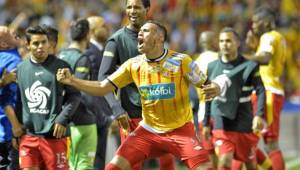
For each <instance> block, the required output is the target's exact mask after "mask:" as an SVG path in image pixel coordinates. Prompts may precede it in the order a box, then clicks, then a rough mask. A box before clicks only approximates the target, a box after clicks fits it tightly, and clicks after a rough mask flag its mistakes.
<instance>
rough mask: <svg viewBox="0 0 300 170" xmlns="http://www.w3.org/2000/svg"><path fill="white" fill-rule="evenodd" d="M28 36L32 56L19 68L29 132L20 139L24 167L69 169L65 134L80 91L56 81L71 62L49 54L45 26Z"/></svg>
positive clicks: (27, 169) (30, 30)
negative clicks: (61, 70)
mask: <svg viewBox="0 0 300 170" xmlns="http://www.w3.org/2000/svg"><path fill="white" fill-rule="evenodd" d="M26 39H27V43H28V45H27V47H28V49H29V50H30V57H29V58H28V59H26V60H24V61H23V62H22V63H21V64H19V66H18V67H17V79H18V87H19V89H20V96H21V100H22V115H21V120H19V121H21V122H20V124H22V125H23V128H24V133H25V134H24V135H23V136H21V139H20V146H19V155H20V158H19V160H20V168H21V169H25V170H39V169H53V170H58V169H59V170H64V169H65V170H67V169H68V161H67V158H66V156H67V155H66V151H67V143H66V138H65V137H64V135H65V132H66V125H67V123H68V122H69V121H70V117H72V115H73V113H74V111H75V110H76V108H77V106H78V104H79V101H80V93H79V92H78V91H77V90H76V89H74V88H72V87H70V86H68V85H63V84H61V83H59V82H58V81H57V80H56V78H55V73H56V72H57V70H58V69H59V68H65V67H69V65H68V64H67V63H65V62H64V61H62V60H60V59H57V58H56V57H55V56H52V55H48V48H49V43H48V37H47V33H46V31H45V30H44V29H43V28H42V27H41V26H35V27H29V28H28V29H27V30H26ZM63 105H64V106H63Z"/></svg>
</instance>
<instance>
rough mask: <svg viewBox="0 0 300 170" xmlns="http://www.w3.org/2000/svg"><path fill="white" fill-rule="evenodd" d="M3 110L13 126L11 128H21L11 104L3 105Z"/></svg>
mask: <svg viewBox="0 0 300 170" xmlns="http://www.w3.org/2000/svg"><path fill="white" fill-rule="evenodd" d="M4 112H5V114H6V116H7V118H8V120H9V121H10V123H11V125H12V126H13V128H21V123H20V122H19V120H18V118H17V116H16V113H15V111H14V109H13V107H12V106H10V105H7V106H5V108H4Z"/></svg>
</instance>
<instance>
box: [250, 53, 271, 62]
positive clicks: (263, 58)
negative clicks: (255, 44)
mask: <svg viewBox="0 0 300 170" xmlns="http://www.w3.org/2000/svg"><path fill="white" fill-rule="evenodd" d="M271 58H272V54H271V53H269V52H260V53H257V54H255V55H254V57H253V60H254V61H256V62H258V63H259V64H262V65H266V64H268V63H269V61H270V60H271Z"/></svg>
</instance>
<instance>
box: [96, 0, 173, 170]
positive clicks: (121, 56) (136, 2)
mask: <svg viewBox="0 0 300 170" xmlns="http://www.w3.org/2000/svg"><path fill="white" fill-rule="evenodd" d="M150 5H151V4H150V0H126V14H127V16H128V22H129V23H128V25H127V26H125V27H123V28H121V29H119V30H118V31H117V32H115V33H114V34H113V35H112V36H111V37H110V38H109V39H108V41H107V44H106V46H105V49H104V54H103V59H102V63H101V66H100V70H99V80H103V79H105V78H106V77H107V76H109V75H110V74H111V73H113V72H114V71H115V70H117V68H118V67H119V66H120V65H121V64H123V63H124V62H125V61H127V60H128V59H129V58H132V57H135V56H137V55H138V54H139V52H138V49H137V44H138V42H137V36H138V31H139V29H140V27H141V26H142V25H143V24H144V23H145V21H146V19H147V13H148V11H149V10H150ZM118 95H119V96H118V97H115V96H114V94H113V93H111V94H109V95H107V96H105V98H106V100H107V101H108V103H109V105H110V106H111V109H112V111H113V113H114V115H120V114H122V115H121V116H120V117H119V118H118V119H117V120H119V124H120V125H121V128H120V136H121V143H122V142H124V140H125V138H126V137H127V134H128V131H133V130H134V129H135V128H137V126H138V124H139V122H140V121H141V120H142V106H141V102H140V95H139V92H138V89H137V87H136V85H134V84H133V83H131V84H129V85H128V86H125V87H124V88H122V89H120V91H119V93H118ZM128 117H129V125H128V123H127V122H128V120H127V119H128ZM141 168H142V162H140V163H139V164H138V165H136V166H135V167H134V168H133V170H140V169H141ZM160 169H161V170H165V169H168V170H174V158H173V157H172V155H164V156H161V157H160Z"/></svg>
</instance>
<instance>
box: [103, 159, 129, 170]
mask: <svg viewBox="0 0 300 170" xmlns="http://www.w3.org/2000/svg"><path fill="white" fill-rule="evenodd" d="M109 165H110V166H107V167H106V168H105V170H117V169H118V168H119V169H120V170H130V169H131V165H130V162H129V161H128V160H127V159H126V158H124V157H122V156H119V155H116V156H114V158H113V159H112V160H111V161H110V163H109ZM110 167H114V168H111V169H110Z"/></svg>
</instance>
